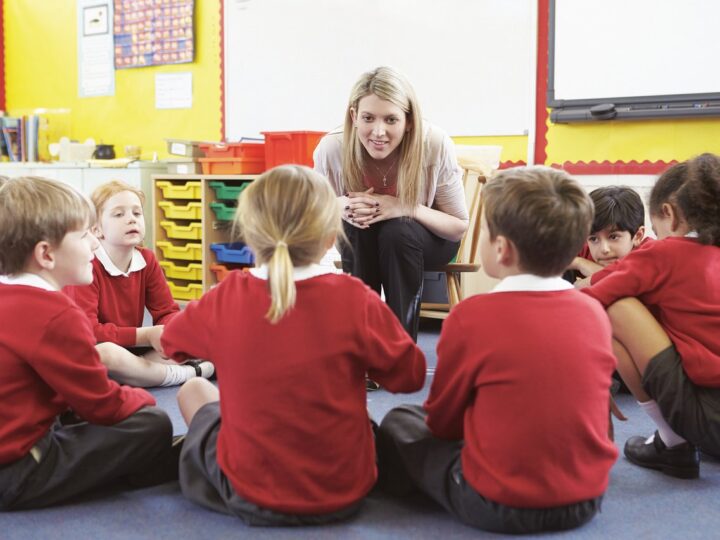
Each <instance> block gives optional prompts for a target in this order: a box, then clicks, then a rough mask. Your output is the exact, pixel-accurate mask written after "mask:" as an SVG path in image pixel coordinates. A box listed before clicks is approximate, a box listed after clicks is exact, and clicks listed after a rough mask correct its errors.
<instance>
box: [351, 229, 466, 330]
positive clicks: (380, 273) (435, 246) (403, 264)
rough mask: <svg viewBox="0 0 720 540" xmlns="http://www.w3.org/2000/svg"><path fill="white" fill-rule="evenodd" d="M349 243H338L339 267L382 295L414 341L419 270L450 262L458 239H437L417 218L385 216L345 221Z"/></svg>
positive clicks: (421, 275) (419, 288) (420, 276)
mask: <svg viewBox="0 0 720 540" xmlns="http://www.w3.org/2000/svg"><path fill="white" fill-rule="evenodd" d="M343 225H344V229H345V235H346V236H347V238H348V241H349V245H345V246H341V247H340V253H341V255H342V265H343V271H344V272H346V273H348V274H351V275H353V276H355V277H357V278H359V279H361V280H363V281H364V282H365V283H366V284H367V285H368V286H369V287H370V288H372V289H374V290H375V291H377V293H378V294H380V289H381V287H382V289H383V291H384V292H385V301H386V302H387V305H388V306H389V307H390V309H391V310H392V311H393V313H395V315H397V318H398V319H399V320H400V322H401V323H402V325H403V326H404V327H405V330H407V332H408V334H410V336H412V338H413V340H415V341H417V331H418V320H419V314H420V301H421V299H422V287H423V272H424V271H433V270H436V269H438V268H440V267H442V266H443V265H445V264H447V263H448V262H450V260H451V259H452V258H453V257H454V256H455V255H456V254H457V251H458V248H459V247H460V242H459V241H458V242H452V241H450V240H445V239H444V238H440V237H439V236H436V235H435V234H433V233H431V232H430V231H428V230H427V229H426V228H425V227H423V226H422V225H420V224H419V223H418V222H417V221H415V220H412V219H408V218H397V219H389V220H387V221H381V222H379V223H374V224H373V225H371V226H370V227H369V228H368V229H358V228H357V227H354V226H352V225H350V224H349V223H346V222H343Z"/></svg>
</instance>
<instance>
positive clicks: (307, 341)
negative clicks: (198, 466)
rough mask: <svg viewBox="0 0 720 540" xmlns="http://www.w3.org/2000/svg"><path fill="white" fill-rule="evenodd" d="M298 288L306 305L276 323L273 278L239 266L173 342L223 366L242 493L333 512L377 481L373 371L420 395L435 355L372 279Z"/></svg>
mask: <svg viewBox="0 0 720 540" xmlns="http://www.w3.org/2000/svg"><path fill="white" fill-rule="evenodd" d="M295 285H296V287H297V301H296V304H295V307H293V308H292V309H291V310H290V311H289V312H288V313H286V315H285V316H284V317H283V318H282V319H280V321H279V322H278V323H276V324H270V322H268V321H267V319H265V314H266V313H267V311H268V309H269V307H270V296H269V294H268V282H267V281H266V280H263V279H260V278H257V277H255V276H253V275H250V274H247V273H243V272H231V273H230V275H229V276H228V277H227V278H226V279H225V280H224V281H223V282H222V283H220V284H219V285H218V286H217V287H215V288H213V289H211V290H210V291H209V292H207V293H206V294H205V295H204V296H203V297H202V299H200V300H199V301H197V302H191V303H190V304H188V306H187V307H186V308H185V310H184V311H183V312H181V313H180V314H178V315H177V317H175V318H173V320H172V321H171V322H170V323H169V324H168V325H167V326H166V327H165V330H164V333H163V336H162V346H163V349H164V350H165V352H166V353H168V354H169V355H171V356H173V357H174V358H175V359H176V360H182V359H184V358H186V357H198V358H207V359H208V360H211V361H212V362H213V363H214V364H215V369H216V372H217V374H218V386H219V390H220V411H221V417H222V423H221V425H220V433H219V436H218V443H217V460H218V463H219V464H220V468H221V469H222V471H223V472H224V473H225V475H226V476H227V477H228V479H229V481H230V483H231V484H232V486H233V488H234V489H235V491H236V492H237V493H238V494H239V495H240V496H241V497H243V498H244V499H246V500H248V501H251V502H253V503H255V504H257V505H259V506H261V507H265V508H269V509H272V510H275V511H279V512H286V513H295V514H324V513H330V512H334V511H336V510H339V509H341V508H345V507H347V506H349V505H351V504H354V503H355V502H357V501H358V500H360V499H361V498H362V497H364V496H365V495H366V494H367V493H368V491H370V489H371V488H372V486H373V484H374V483H375V479H376V476H377V472H376V468H375V448H374V446H375V445H374V441H373V435H372V431H371V428H370V422H369V420H368V412H367V409H366V400H367V396H366V390H365V374H366V372H367V374H368V375H369V376H370V378H372V379H373V380H375V381H377V382H378V383H380V384H382V385H383V386H384V387H385V388H387V389H388V390H390V391H391V392H413V391H416V390H419V389H420V388H421V387H422V385H423V382H424V379H425V357H424V355H423V353H422V351H421V350H420V349H418V347H417V346H416V345H415V343H413V341H412V339H411V338H410V336H408V334H407V333H406V332H405V330H404V329H403V328H402V326H401V325H400V323H399V321H398V320H397V318H396V317H395V315H394V314H393V313H392V312H391V311H390V309H389V308H388V307H387V306H386V305H385V304H384V303H383V302H382V301H381V300H380V298H379V297H378V295H377V294H376V293H375V292H373V291H372V290H370V289H369V288H368V287H367V286H366V285H364V284H363V283H362V282H361V281H360V280H358V279H356V278H353V277H350V276H347V275H337V274H324V275H320V276H315V277H312V278H309V279H303V280H300V281H296V283H295Z"/></svg>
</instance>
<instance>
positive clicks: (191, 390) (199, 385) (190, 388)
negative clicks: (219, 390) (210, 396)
mask: <svg viewBox="0 0 720 540" xmlns="http://www.w3.org/2000/svg"><path fill="white" fill-rule="evenodd" d="M211 389H212V390H214V389H215V386H214V385H213V383H211V382H210V381H208V380H207V379H204V378H202V377H193V378H192V379H188V380H187V381H186V382H184V383H183V385H182V386H181V387H180V390H178V393H177V400H178V402H183V401H185V400H187V399H191V398H193V397H197V396H201V395H205V394H207V393H208V392H209V391H211Z"/></svg>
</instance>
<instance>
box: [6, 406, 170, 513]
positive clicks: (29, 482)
mask: <svg viewBox="0 0 720 540" xmlns="http://www.w3.org/2000/svg"><path fill="white" fill-rule="evenodd" d="M171 446H172V423H171V422H170V418H169V417H168V415H167V414H166V413H165V412H164V411H162V410H161V409H158V408H157V407H145V408H143V409H140V410H139V411H138V412H136V413H135V414H133V415H131V416H129V417H128V418H126V419H125V420H123V421H122V422H118V423H117V424H115V425H112V426H100V425H96V424H89V423H87V422H80V423H77V424H73V425H65V426H63V425H61V424H60V422H56V423H55V425H53V427H52V428H51V429H50V431H48V433H47V434H46V435H45V436H44V437H43V438H42V439H40V440H39V441H38V442H37V443H36V444H35V446H34V447H33V449H32V451H31V452H28V454H26V455H25V456H24V457H22V458H20V459H19V460H17V461H14V462H12V463H8V464H5V465H0V510H22V509H30V508H41V507H45V506H51V505H54V504H57V503H60V502H62V501H65V500H67V499H70V498H71V497H73V496H75V495H79V494H81V493H84V492H86V491H90V490H92V489H94V488H100V487H106V486H108V485H109V484H111V483H112V482H113V481H116V480H126V479H129V480H130V481H132V478H133V476H134V475H138V476H140V477H142V476H143V475H144V473H146V472H148V473H150V472H154V470H155V469H156V468H157V467H158V466H161V465H162V463H163V462H164V460H166V459H169V455H170V450H171Z"/></svg>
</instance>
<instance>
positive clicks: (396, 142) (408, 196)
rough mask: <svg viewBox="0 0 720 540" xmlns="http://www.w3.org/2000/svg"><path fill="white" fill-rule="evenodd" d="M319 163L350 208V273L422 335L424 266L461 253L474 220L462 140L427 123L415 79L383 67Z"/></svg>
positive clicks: (345, 258)
mask: <svg viewBox="0 0 720 540" xmlns="http://www.w3.org/2000/svg"><path fill="white" fill-rule="evenodd" d="M314 161H315V169H316V170H317V171H318V172H320V173H321V174H324V175H325V176H326V177H327V178H328V179H329V181H330V183H331V184H332V186H333V188H334V189H335V193H336V194H337V196H338V199H337V200H338V204H339V205H341V209H342V217H343V220H344V231H345V234H346V236H347V238H348V245H343V246H341V254H342V262H343V270H344V271H345V272H347V273H350V274H352V275H354V276H356V277H358V278H360V279H362V280H363V281H364V282H365V283H367V285H368V286H370V287H372V288H373V289H374V290H376V291H377V292H378V293H380V291H381V289H382V290H383V291H384V293H385V299H386V301H387V304H388V306H389V307H390V309H392V311H393V312H394V313H395V314H396V315H397V317H398V319H400V322H401V323H402V324H403V326H404V327H405V329H406V330H407V331H408V333H409V334H410V335H411V336H412V337H413V338H414V339H417V328H418V316H419V310H420V300H421V298H422V286H423V272H424V271H425V270H433V269H436V268H439V267H441V266H442V265H444V264H446V263H448V262H449V261H450V260H451V259H452V258H453V256H454V255H455V254H456V253H457V250H458V247H459V244H460V239H461V238H462V236H463V234H464V233H465V230H466V229H467V226H468V212H467V205H466V203H465V193H464V190H463V185H462V181H461V178H462V172H461V170H460V168H459V166H458V164H457V160H456V157H455V149H454V145H453V142H452V140H451V139H450V137H449V136H448V135H447V134H446V133H445V132H443V131H442V130H440V129H439V128H437V127H435V126H433V125H431V124H430V123H429V122H424V121H423V119H422V116H421V114H420V107H419V104H418V101H417V98H416V97H415V92H414V90H413V88H412V86H411V85H410V83H409V82H408V81H407V80H406V79H405V78H404V77H403V76H402V75H401V74H400V73H398V72H397V71H395V70H394V69H392V68H389V67H379V68H377V69H375V70H373V71H370V72H368V73H365V74H363V75H362V76H361V77H360V79H359V80H358V81H357V82H356V83H355V86H354V87H353V89H352V92H351V94H350V100H349V103H348V106H347V110H346V112H345V124H344V127H343V129H342V131H340V130H337V131H335V132H331V133H329V134H328V135H326V136H325V137H324V138H323V139H322V140H321V141H320V143H319V144H318V146H317V148H316V149H315V154H314Z"/></svg>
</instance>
